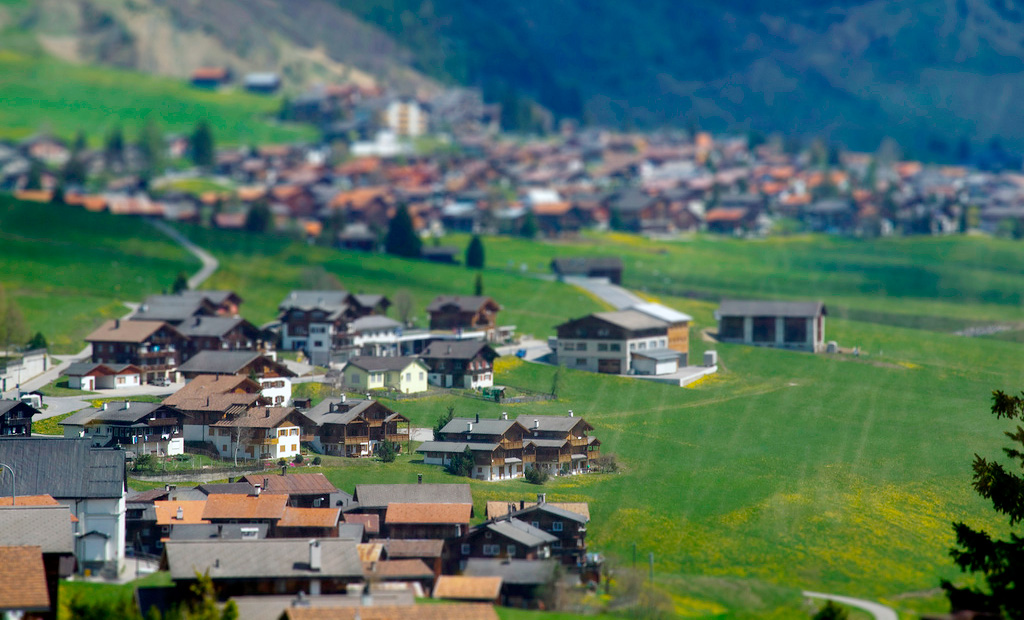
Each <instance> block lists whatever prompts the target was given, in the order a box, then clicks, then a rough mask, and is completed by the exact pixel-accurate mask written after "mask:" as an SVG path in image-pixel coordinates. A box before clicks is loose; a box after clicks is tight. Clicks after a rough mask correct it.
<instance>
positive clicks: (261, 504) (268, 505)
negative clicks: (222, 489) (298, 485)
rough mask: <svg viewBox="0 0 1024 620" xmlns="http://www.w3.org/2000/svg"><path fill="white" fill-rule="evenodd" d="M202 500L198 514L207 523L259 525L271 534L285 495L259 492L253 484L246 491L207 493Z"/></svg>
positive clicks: (279, 516)
mask: <svg viewBox="0 0 1024 620" xmlns="http://www.w3.org/2000/svg"><path fill="white" fill-rule="evenodd" d="M205 504H206V505H205V506H204V507H203V511H202V514H201V515H200V518H201V519H202V520H203V521H205V522H207V523H213V524H225V525H226V524H231V523H246V524H250V525H263V526H266V527H267V528H268V529H267V535H268V536H270V537H273V536H274V535H275V533H276V532H275V527H276V526H277V522H278V521H280V520H281V519H282V518H284V513H285V510H286V508H287V507H288V496H287V495H283V494H273V493H263V492H262V490H261V488H260V485H258V484H257V485H255V486H254V487H253V492H252V493H249V494H241V493H214V494H211V495H210V496H208V497H207V498H206V500H205Z"/></svg>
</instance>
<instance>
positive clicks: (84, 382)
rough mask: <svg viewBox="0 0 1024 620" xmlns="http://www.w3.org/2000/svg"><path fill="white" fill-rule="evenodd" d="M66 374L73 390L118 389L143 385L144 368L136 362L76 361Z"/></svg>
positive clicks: (69, 385)
mask: <svg viewBox="0 0 1024 620" xmlns="http://www.w3.org/2000/svg"><path fill="white" fill-rule="evenodd" d="M64 375H65V376H66V377H67V378H68V387H69V388H71V389H73V390H86V391H92V390H95V389H107V390H118V389H123V388H130V387H139V386H140V385H142V369H141V368H139V367H138V366H135V365H134V364H99V363H96V362H75V363H74V364H71V365H70V366H68V367H67V370H65V371H64Z"/></svg>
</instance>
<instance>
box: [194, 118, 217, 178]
mask: <svg viewBox="0 0 1024 620" xmlns="http://www.w3.org/2000/svg"><path fill="white" fill-rule="evenodd" d="M189 153H190V155H191V157H192V163H194V164H195V165H197V166H199V167H201V168H212V167H213V164H214V162H215V161H216V147H215V146H214V139H213V129H211V128H210V124H209V123H208V122H206V120H201V121H199V122H198V123H196V126H195V129H193V130H192V136H191V137H190V138H189Z"/></svg>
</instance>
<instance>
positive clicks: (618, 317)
mask: <svg viewBox="0 0 1024 620" xmlns="http://www.w3.org/2000/svg"><path fill="white" fill-rule="evenodd" d="M594 316H595V317H597V318H599V319H601V320H602V321H607V322H608V323H611V324H612V325H617V326H619V327H622V328H624V329H629V330H640V329H659V328H666V329H667V328H668V325H669V324H668V322H667V321H663V320H661V319H658V318H655V317H653V316H651V315H649V314H646V313H644V312H640V311H639V310H619V311H617V312H597V313H595V314H594Z"/></svg>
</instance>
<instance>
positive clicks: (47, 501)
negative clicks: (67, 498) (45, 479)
mask: <svg viewBox="0 0 1024 620" xmlns="http://www.w3.org/2000/svg"><path fill="white" fill-rule="evenodd" d="M17 499H18V501H17V502H16V503H15V502H13V500H12V498H10V497H0V506H63V505H64V504H61V503H60V502H58V501H57V500H55V499H53V497H51V496H49V495H19V496H18V498H17ZM71 522H72V523H78V517H76V516H75V515H74V514H71Z"/></svg>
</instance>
